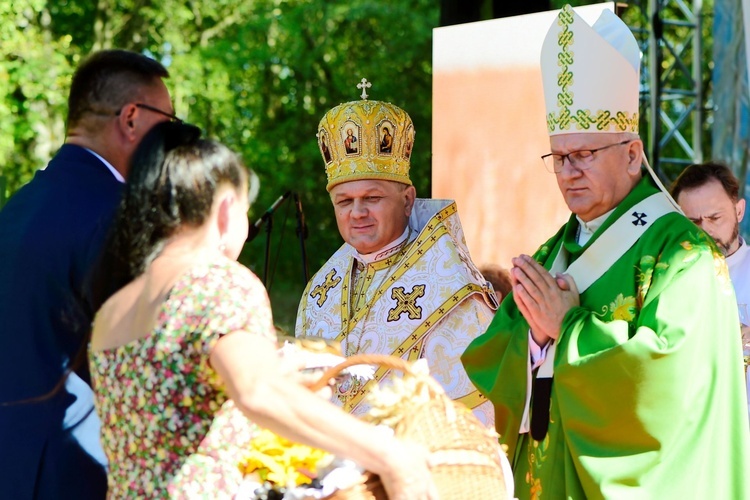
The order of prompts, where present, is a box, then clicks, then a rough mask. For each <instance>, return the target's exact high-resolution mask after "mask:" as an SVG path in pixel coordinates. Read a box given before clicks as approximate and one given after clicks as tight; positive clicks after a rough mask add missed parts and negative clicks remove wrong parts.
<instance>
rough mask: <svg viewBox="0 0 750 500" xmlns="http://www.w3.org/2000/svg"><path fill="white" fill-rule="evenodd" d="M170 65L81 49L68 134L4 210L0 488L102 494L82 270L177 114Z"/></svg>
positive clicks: (0, 215)
mask: <svg viewBox="0 0 750 500" xmlns="http://www.w3.org/2000/svg"><path fill="white" fill-rule="evenodd" d="M167 76H168V73H167V70H166V69H165V68H164V67H163V66H162V65H161V64H160V63H158V62H156V61H154V60H152V59H150V58H147V57H145V56H143V55H141V54H136V53H133V52H128V51H123V50H108V51H102V52H98V53H95V54H94V55H92V56H91V57H90V58H88V59H87V60H86V61H85V62H84V63H83V64H82V65H81V66H79V68H78V69H77V71H76V73H75V75H74V76H73V81H72V84H71V89H70V95H69V98H68V118H67V139H66V141H65V144H64V145H63V146H62V147H61V148H60V150H59V151H58V152H57V154H56V155H55V157H54V158H53V159H52V160H51V161H50V162H49V164H48V165H47V167H46V168H45V169H43V170H39V171H38V172H37V173H36V175H35V176H34V178H33V180H32V181H31V182H29V183H28V184H27V185H26V186H24V187H23V188H21V189H20V190H19V191H18V192H17V193H16V194H15V195H14V196H13V197H12V198H11V199H10V200H9V202H8V204H7V205H6V206H5V208H3V210H2V212H0V318H2V327H0V380H1V381H2V383H1V384H0V450H1V451H0V471H2V474H0V476H2V478H3V479H2V480H0V498H19V499H20V498H55V499H61V498H71V499H73V498H75V499H89V498H91V499H95V498H97V499H103V498H105V495H106V488H107V482H106V458H105V456H104V453H103V451H102V449H101V446H100V444H99V421H98V419H97V417H96V413H95V412H94V407H93V398H92V394H91V388H90V387H89V383H90V379H89V372H88V363H86V361H85V360H86V356H85V352H86V346H85V344H86V341H87V338H88V332H89V328H90V325H91V321H92V319H93V314H94V312H95V310H96V307H97V306H98V305H99V304H95V303H92V301H91V300H90V293H89V290H88V289H87V286H86V281H87V280H86V275H87V273H88V272H89V270H90V269H91V267H92V266H93V264H94V262H95V260H96V258H97V257H98V254H99V252H100V249H101V246H102V242H103V238H104V236H105V234H106V231H107V227H108V225H109V223H110V220H111V218H112V215H113V213H114V210H115V207H116V205H117V203H118V202H119V198H120V191H121V189H122V184H123V183H124V182H125V179H126V178H127V175H128V170H129V162H130V157H131V155H132V153H133V151H134V150H135V148H136V146H137V145H138V144H139V143H140V141H141V139H142V138H143V136H144V135H145V134H146V132H148V131H149V130H150V129H151V127H153V126H154V125H155V124H156V123H158V122H161V121H164V120H168V119H169V120H173V119H176V117H175V116H174V113H173V109H172V103H171V100H170V96H169V92H168V90H167V88H166V86H165V85H164V82H163V81H162V79H163V78H166V77H167Z"/></svg>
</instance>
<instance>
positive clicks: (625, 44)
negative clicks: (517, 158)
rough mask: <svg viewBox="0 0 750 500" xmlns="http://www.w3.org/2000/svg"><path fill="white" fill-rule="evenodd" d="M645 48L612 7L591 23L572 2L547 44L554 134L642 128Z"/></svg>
mask: <svg viewBox="0 0 750 500" xmlns="http://www.w3.org/2000/svg"><path fill="white" fill-rule="evenodd" d="M640 64H641V53H640V49H639V48H638V42H636V40H635V37H634V36H633V34H632V33H631V31H630V29H629V28H628V27H627V25H626V24H625V23H624V22H623V21H622V20H621V19H620V18H619V17H617V15H616V14H615V13H614V12H612V11H611V10H604V11H602V13H601V15H600V16H599V19H597V21H596V22H595V23H594V25H593V26H589V25H588V23H586V21H584V20H583V19H582V18H581V17H580V16H579V15H578V14H576V12H575V11H574V10H573V9H572V8H571V7H570V5H566V6H565V7H563V9H562V10H561V11H560V13H559V14H558V16H557V18H556V19H555V21H554V22H553V23H552V26H551V27H550V29H549V31H548V32H547V36H546V37H545V39H544V43H543V44H542V55H541V66H542V84H543V86H544V101H545V105H546V111H547V132H548V133H549V135H551V136H552V135H558V134H573V133H581V132H586V133H589V132H592V133H612V132H633V133H637V132H638V116H639V115H638V99H639V93H640V78H639V74H640Z"/></svg>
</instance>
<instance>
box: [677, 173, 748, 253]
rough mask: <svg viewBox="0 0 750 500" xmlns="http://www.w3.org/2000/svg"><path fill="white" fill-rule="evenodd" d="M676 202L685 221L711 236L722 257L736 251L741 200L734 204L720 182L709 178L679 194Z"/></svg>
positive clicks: (743, 203)
mask: <svg viewBox="0 0 750 500" xmlns="http://www.w3.org/2000/svg"><path fill="white" fill-rule="evenodd" d="M677 203H678V204H679V205H680V208H682V211H683V212H685V216H686V217H687V218H688V219H690V220H691V221H693V223H695V224H696V225H697V226H698V227H700V228H702V229H703V230H704V231H706V232H707V233H708V234H709V235H711V237H712V238H713V239H714V240H715V241H716V244H717V245H719V248H720V249H721V251H722V252H724V254H725V255H731V254H732V253H734V252H735V251H736V250H737V248H738V247H739V227H740V224H739V223H740V221H741V220H742V216H743V215H744V208H745V201H744V200H740V201H739V202H737V203H734V202H733V201H732V199H731V198H730V197H729V195H728V194H727V192H726V191H724V187H723V186H722V185H721V182H719V181H718V180H716V179H711V180H709V181H708V182H706V183H705V184H703V185H702V186H698V187H694V188H690V189H683V190H682V191H680V194H679V195H678V196H677Z"/></svg>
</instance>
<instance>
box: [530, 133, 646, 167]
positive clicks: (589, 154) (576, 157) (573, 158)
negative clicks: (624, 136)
mask: <svg viewBox="0 0 750 500" xmlns="http://www.w3.org/2000/svg"><path fill="white" fill-rule="evenodd" d="M634 140H635V139H628V140H626V141H622V142H616V143H614V144H608V145H606V146H602V147H600V148H595V149H580V150H578V151H571V152H570V153H567V154H564V155H561V154H557V153H547V154H546V155H542V161H543V162H544V166H545V167H547V170H549V171H550V172H551V173H553V174H559V173H560V172H562V169H563V165H564V164H565V158H567V159H568V162H569V163H570V166H572V167H573V168H576V169H578V170H587V169H589V168H591V166H592V165H593V162H594V153H596V152H597V151H602V150H604V149H608V148H613V147H615V146H622V145H623V144H627V143H629V142H633V141H634Z"/></svg>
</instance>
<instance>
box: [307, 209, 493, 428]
mask: <svg viewBox="0 0 750 500" xmlns="http://www.w3.org/2000/svg"><path fill="white" fill-rule="evenodd" d="M409 228H410V229H409V231H408V234H409V236H408V237H407V239H406V240H405V242H404V243H403V244H402V245H400V246H398V245H397V246H396V247H395V248H393V250H392V251H390V252H389V251H386V252H383V254H384V255H383V257H382V258H376V260H375V261H373V262H370V263H368V264H365V263H363V262H362V261H361V260H359V259H358V258H357V252H356V250H355V249H354V248H353V247H352V246H351V245H348V244H346V243H345V244H344V245H343V246H342V247H341V248H339V250H338V251H337V252H336V253H335V254H334V255H333V256H332V257H331V258H330V259H329V260H328V262H326V263H325V265H323V267H322V268H321V269H320V270H319V271H318V272H317V273H316V274H315V276H313V278H312V279H311V280H310V282H309V283H308V285H307V288H306V289H305V292H304V295H303V296H302V300H301V302H300V306H299V310H298V313H297V324H296V328H295V333H296V335H297V336H301V335H308V336H318V337H324V338H327V339H335V340H338V341H340V342H341V346H342V349H343V350H344V353H345V355H347V356H350V355H353V354H358V353H378V354H392V355H394V356H398V357H401V358H404V359H409V360H415V359H419V358H426V359H427V361H428V364H429V365H430V372H431V374H432V375H433V376H434V377H435V378H436V379H437V380H438V382H440V384H441V385H442V386H443V387H444V388H445V390H446V393H447V394H448V395H449V396H450V397H452V398H453V399H457V400H460V401H462V402H463V403H465V404H466V405H467V406H468V407H470V408H473V411H474V413H475V415H477V417H478V418H479V419H480V420H481V421H482V422H483V423H484V424H485V425H487V426H493V425H494V414H493V410H492V406H491V404H490V403H489V402H488V401H486V400H485V399H484V397H483V396H481V395H480V394H479V392H477V391H476V390H475V389H474V386H473V385H472V384H471V382H470V381H469V379H468V377H467V376H466V372H465V371H464V369H463V366H462V365H461V362H460V356H461V353H463V351H464V349H465V348H466V347H467V346H468V345H469V343H470V342H471V341H472V340H473V339H474V338H476V337H478V336H479V335H481V334H482V333H484V331H485V330H486V329H487V326H488V325H489V323H490V322H491V321H492V317H493V315H494V310H493V309H494V307H495V306H494V296H493V294H492V292H491V290H490V288H489V287H488V285H487V283H486V281H485V280H484V278H483V277H482V275H481V274H480V273H479V271H477V269H476V267H475V266H474V264H473V263H472V261H471V259H470V257H469V251H468V249H467V248H466V242H465V239H464V235H463V229H462V228H461V222H460V220H459V218H458V213H457V211H456V204H455V202H453V201H451V200H427V199H417V200H416V202H415V205H414V209H413V210H412V214H411V217H410V219H409ZM357 268H359V269H357ZM386 374H387V370H385V369H379V370H378V371H377V372H376V379H377V380H380V379H381V378H383V377H384V376H385V375H386ZM377 380H376V381H371V382H370V383H369V385H367V384H365V385H359V384H356V383H354V384H344V386H342V387H339V388H337V391H336V392H337V394H336V395H334V400H335V401H334V402H336V403H338V404H339V405H341V406H343V407H344V408H345V409H346V410H347V411H350V412H352V413H354V414H362V413H364V412H365V411H366V410H367V405H365V404H364V403H362V399H363V397H364V395H365V394H366V392H367V391H368V389H369V387H371V386H372V384H374V383H377Z"/></svg>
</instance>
